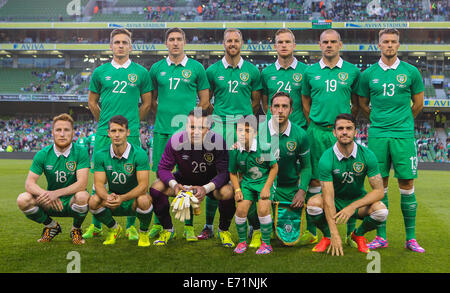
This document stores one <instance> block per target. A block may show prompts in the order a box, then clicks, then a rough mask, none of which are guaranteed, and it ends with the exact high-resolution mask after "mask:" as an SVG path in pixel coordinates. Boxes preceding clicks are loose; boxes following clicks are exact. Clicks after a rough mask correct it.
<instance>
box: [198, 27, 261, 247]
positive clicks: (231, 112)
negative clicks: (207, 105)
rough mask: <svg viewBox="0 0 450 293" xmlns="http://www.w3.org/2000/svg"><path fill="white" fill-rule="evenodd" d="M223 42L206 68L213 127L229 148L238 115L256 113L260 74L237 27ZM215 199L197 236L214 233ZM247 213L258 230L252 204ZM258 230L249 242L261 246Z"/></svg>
mask: <svg viewBox="0 0 450 293" xmlns="http://www.w3.org/2000/svg"><path fill="white" fill-rule="evenodd" d="M223 36H224V38H223V46H224V48H225V56H224V57H223V58H222V60H220V61H218V62H216V63H214V64H213V65H211V66H210V67H209V68H208V69H207V70H206V74H207V76H208V80H209V84H210V85H211V94H210V96H211V98H212V96H214V107H213V111H212V113H213V120H214V126H213V131H214V132H216V133H218V134H220V135H222V136H223V138H224V139H225V142H226V144H227V147H228V149H229V148H230V147H231V146H232V145H233V144H234V143H235V142H236V121H237V120H238V119H239V117H241V116H245V115H250V114H252V113H254V114H256V112H257V111H258V110H259V107H260V100H261V89H262V85H261V77H260V72H259V70H258V68H256V66H255V65H253V64H251V63H250V62H248V61H244V59H243V58H242V57H241V49H242V46H243V44H244V42H243V39H242V33H241V31H240V30H238V29H233V28H230V29H226V30H225V32H224V35H223ZM216 209H217V202H216V201H214V200H212V199H210V198H207V199H206V213H205V214H206V225H205V227H204V229H203V231H202V234H201V235H199V239H208V238H209V237H212V235H213V222H214V215H215V212H216ZM251 214H253V216H250V217H249V219H250V221H251V224H252V226H253V227H254V229H255V230H259V223H258V221H257V215H256V209H255V208H254V207H253V208H252V212H251ZM260 235H261V234H260V233H259V231H258V232H257V233H256V234H255V236H256V238H255V241H256V242H254V243H253V244H254V245H253V244H252V246H255V247H259V246H260V241H261V240H260Z"/></svg>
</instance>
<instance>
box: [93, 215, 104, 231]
mask: <svg viewBox="0 0 450 293" xmlns="http://www.w3.org/2000/svg"><path fill="white" fill-rule="evenodd" d="M92 224H94V226H95V228H97V229H101V228H102V222H100V220H99V219H97V217H96V216H95V215H92Z"/></svg>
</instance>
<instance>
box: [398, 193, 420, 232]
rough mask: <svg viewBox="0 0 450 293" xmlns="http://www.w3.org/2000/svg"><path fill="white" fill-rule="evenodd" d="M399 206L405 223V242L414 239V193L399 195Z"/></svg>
mask: <svg viewBox="0 0 450 293" xmlns="http://www.w3.org/2000/svg"><path fill="white" fill-rule="evenodd" d="M400 195H401V200H400V205H401V209H402V214H403V221H404V223H405V232H406V241H408V240H411V239H415V238H416V211H417V200H416V195H415V194H414V192H412V193H411V194H403V193H400Z"/></svg>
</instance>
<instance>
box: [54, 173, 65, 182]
mask: <svg viewBox="0 0 450 293" xmlns="http://www.w3.org/2000/svg"><path fill="white" fill-rule="evenodd" d="M55 174H56V182H58V183H65V182H66V181H67V175H66V172H64V171H56V172H55Z"/></svg>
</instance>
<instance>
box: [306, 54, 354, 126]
mask: <svg viewBox="0 0 450 293" xmlns="http://www.w3.org/2000/svg"><path fill="white" fill-rule="evenodd" d="M360 75H361V73H360V71H359V69H358V68H356V66H355V65H353V64H351V63H349V62H347V61H344V60H342V59H339V62H338V63H337V64H336V66H335V67H333V68H329V67H328V66H327V65H325V63H323V61H322V60H320V62H318V63H316V64H313V65H311V66H309V67H308V68H307V69H306V71H305V73H304V75H303V79H302V95H305V96H309V97H311V111H310V113H309V118H310V119H311V121H313V122H314V123H315V124H318V125H320V126H325V127H326V126H330V125H333V124H334V120H335V119H336V116H337V115H339V114H341V113H350V112H351V111H350V101H351V95H352V93H355V94H356V91H357V89H358V82H359V77H360Z"/></svg>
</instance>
